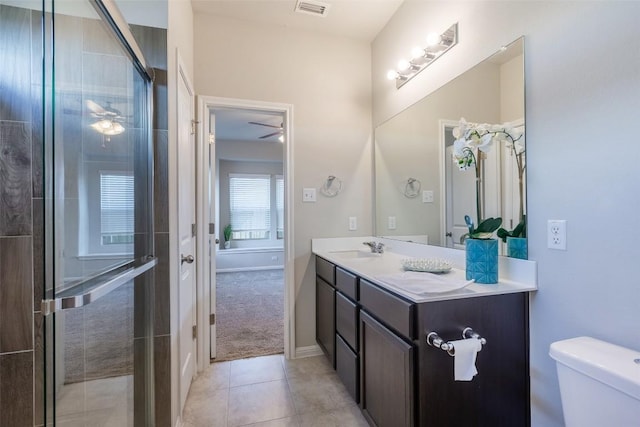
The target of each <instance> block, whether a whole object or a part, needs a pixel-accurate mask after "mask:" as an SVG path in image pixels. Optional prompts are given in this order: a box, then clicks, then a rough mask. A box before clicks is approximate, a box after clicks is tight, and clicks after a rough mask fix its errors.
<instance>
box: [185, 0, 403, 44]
mask: <svg viewBox="0 0 640 427" xmlns="http://www.w3.org/2000/svg"><path fill="white" fill-rule="evenodd" d="M321 1H322V2H324V3H329V4H330V5H331V6H330V8H329V13H328V14H327V16H326V17H318V16H313V15H308V14H304V13H297V12H294V8H295V6H296V0H191V4H192V6H193V9H194V13H197V12H205V13H211V14H215V15H220V16H227V17H231V18H236V19H242V20H247V21H253V22H260V23H265V24H271V25H279V26H283V27H290V28H296V29H300V30H306V31H314V32H319V33H324V34H330V35H334V36H342V37H349V38H355V39H359V40H364V41H367V42H371V41H373V39H374V38H375V37H376V35H377V34H378V33H379V32H380V30H381V29H382V28H383V27H384V26H385V25H386V24H387V22H388V21H389V19H390V18H391V16H393V14H394V13H395V12H396V10H397V9H398V7H399V6H400V4H402V2H403V0H321Z"/></svg>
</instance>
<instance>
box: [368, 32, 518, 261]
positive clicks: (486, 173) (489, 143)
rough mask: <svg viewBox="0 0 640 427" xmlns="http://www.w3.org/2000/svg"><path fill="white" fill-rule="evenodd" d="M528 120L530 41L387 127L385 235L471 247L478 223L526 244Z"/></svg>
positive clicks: (379, 150)
mask: <svg viewBox="0 0 640 427" xmlns="http://www.w3.org/2000/svg"><path fill="white" fill-rule="evenodd" d="M524 113H525V111H524V55H523V39H522V38H520V39H518V40H516V41H515V42H513V43H511V44H510V45H509V46H506V47H504V48H502V49H500V51H498V52H497V53H495V54H494V55H492V56H491V57H489V58H487V59H486V60H484V61H482V62H481V63H479V64H477V65H476V66H475V67H473V68H471V69H470V70H468V71H466V72H465V73H463V74H462V75H460V76H459V77H457V78H456V79H454V80H452V81H451V82H449V83H447V84H446V85H444V86H443V87H441V88H440V89H438V90H437V91H435V92H433V93H431V94H429V95H428V96H426V97H425V98H423V99H422V100H421V101H418V102H417V103H416V104H414V105H412V106H411V107H409V108H407V109H406V110H404V111H403V112H401V113H400V114H398V115H397V116H395V117H393V118H391V119H390V120H388V121H387V122H385V123H383V124H382V125H380V126H378V127H377V128H376V131H375V188H376V190H375V196H376V203H375V204H376V234H377V235H378V236H381V237H389V238H395V239H402V240H410V241H414V242H420V243H428V244H430V245H438V246H446V247H450V248H458V249H462V248H464V239H463V238H462V237H463V236H464V234H465V233H466V232H467V231H468V229H467V226H466V224H465V220H464V217H465V215H469V216H470V217H471V218H472V219H473V221H474V223H475V224H478V222H479V221H478V219H479V217H480V219H485V218H489V217H502V219H503V221H502V227H503V228H504V232H503V233H502V234H503V237H504V240H505V241H506V240H507V239H506V238H507V235H513V236H516V235H517V237H525V236H526V234H524V232H525V231H526V229H524V218H526V173H525V170H526V157H525V156H526V150H525V140H524V125H525V123H524V117H525V114H524ZM456 140H457V141H456ZM464 147H466V148H467V151H466V152H467V153H469V152H471V153H473V156H472V157H473V158H472V159H469V157H468V156H467V157H465V156H463V155H462V154H463V152H464V150H463V148H464ZM463 157H464V161H462V162H461V159H462V158H463ZM521 222H522V223H523V224H522V225H521V226H520V227H518V225H519V224H520V223H521ZM523 229H524V230H523ZM504 233H507V235H504ZM524 242H525V248H526V240H525V241H524ZM502 246H503V247H501V253H502V254H504V255H506V254H507V251H506V245H502ZM514 256H515V255H514ZM519 257H525V258H526V254H525V255H524V256H522V255H520V256H519Z"/></svg>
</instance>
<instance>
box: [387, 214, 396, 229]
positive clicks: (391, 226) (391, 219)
mask: <svg viewBox="0 0 640 427" xmlns="http://www.w3.org/2000/svg"><path fill="white" fill-rule="evenodd" d="M387 228H388V229H389V230H395V229H396V217H395V216H390V217H389V224H388V226H387Z"/></svg>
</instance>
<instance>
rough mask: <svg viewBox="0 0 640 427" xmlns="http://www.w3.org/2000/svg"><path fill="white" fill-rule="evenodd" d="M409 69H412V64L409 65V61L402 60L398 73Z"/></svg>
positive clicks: (399, 63)
mask: <svg viewBox="0 0 640 427" xmlns="http://www.w3.org/2000/svg"><path fill="white" fill-rule="evenodd" d="M409 67H411V63H409V61H407V60H406V59H401V60H400V61H399V62H398V71H405V70H408V69H409Z"/></svg>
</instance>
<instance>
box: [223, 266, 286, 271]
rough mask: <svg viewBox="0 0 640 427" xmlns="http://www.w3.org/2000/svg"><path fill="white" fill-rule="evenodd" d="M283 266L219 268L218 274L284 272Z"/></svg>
mask: <svg viewBox="0 0 640 427" xmlns="http://www.w3.org/2000/svg"><path fill="white" fill-rule="evenodd" d="M283 268H284V266H282V265H265V266H264V267H240V268H218V269H216V273H238V272H241V271H261V270H282V269H283Z"/></svg>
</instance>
